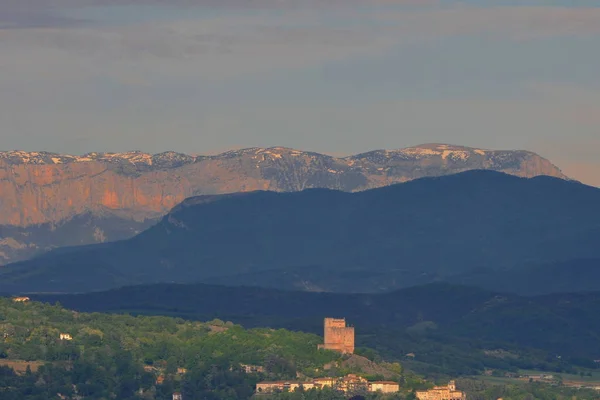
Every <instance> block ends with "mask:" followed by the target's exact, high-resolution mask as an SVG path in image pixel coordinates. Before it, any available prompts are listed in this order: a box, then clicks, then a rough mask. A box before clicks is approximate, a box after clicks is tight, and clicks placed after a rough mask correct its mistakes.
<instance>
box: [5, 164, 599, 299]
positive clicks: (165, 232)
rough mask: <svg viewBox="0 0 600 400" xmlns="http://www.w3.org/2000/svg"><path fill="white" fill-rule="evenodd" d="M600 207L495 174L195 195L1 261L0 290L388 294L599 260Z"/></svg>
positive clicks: (549, 183) (570, 191)
mask: <svg viewBox="0 0 600 400" xmlns="http://www.w3.org/2000/svg"><path fill="white" fill-rule="evenodd" d="M598 204H600V189H597V188H593V187H589V186H585V185H582V184H579V183H576V182H569V181H565V180H561V179H556V178H550V177H536V178H532V179H524V178H518V177H514V176H510V175H506V174H502V173H497V172H493V171H470V172H465V173H461V174H456V175H451V176H445V177H438V178H424V179H419V180H414V181H411V182H407V183H404V184H399V185H393V186H389V187H385V188H379V189H372V190H368V191H363V192H359V193H345V192H339V191H331V190H325V189H318V190H317V189H312V190H306V191H302V192H295V193H275V192H252V193H238V194H232V195H218V196H199V197H193V198H190V199H188V200H186V201H184V202H183V203H182V204H181V205H179V206H178V207H175V208H174V209H173V210H172V212H171V213H169V214H168V215H167V216H165V217H164V218H163V219H162V220H161V221H160V222H159V223H158V224H156V225H154V226H153V227H151V228H150V229H148V230H146V231H144V232H143V233H142V234H140V235H138V236H136V237H134V238H132V239H129V240H126V241H121V242H116V243H108V244H105V245H102V246H89V247H86V248H82V249H74V251H70V252H68V253H58V252H55V253H52V252H51V253H49V254H46V255H43V256H41V257H38V258H36V259H34V260H30V261H26V262H22V263H16V264H12V265H10V266H8V267H5V268H3V269H2V271H1V273H0V277H1V279H2V280H1V282H0V290H2V291H8V292H18V291H21V292H24V291H28V292H32V291H42V292H49V291H55V292H56V291H58V292H64V291H67V292H81V291H90V290H102V289H107V288H111V287H117V286H123V285H131V284H140V283H155V282H186V283H187V282H198V281H204V282H212V283H219V284H227V285H236V284H244V285H257V286H272V287H279V288H300V289H303V290H312V291H338V292H380V291H387V290H393V289H395V288H401V287H407V286H412V285H415V284H424V283H429V282H436V281H445V280H453V279H455V278H456V277H457V276H459V277H461V279H463V278H464V276H465V274H475V275H478V276H482V275H485V274H486V273H489V272H494V273H496V271H511V270H512V271H519V270H522V269H525V268H531V267H534V266H539V265H540V264H548V263H555V262H559V261H564V260H572V259H581V258H599V257H600V247H599V246H597V244H598V240H599V238H600V209H599V208H598V206H597V205H598ZM532 284H535V282H534V283H532ZM599 289H600V288H599Z"/></svg>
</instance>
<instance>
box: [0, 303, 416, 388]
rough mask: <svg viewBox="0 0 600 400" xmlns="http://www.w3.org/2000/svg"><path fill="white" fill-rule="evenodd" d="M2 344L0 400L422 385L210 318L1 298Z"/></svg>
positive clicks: (291, 338)
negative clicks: (347, 379)
mask: <svg viewBox="0 0 600 400" xmlns="http://www.w3.org/2000/svg"><path fill="white" fill-rule="evenodd" d="M0 335H1V337H2V341H1V342H0V398H1V399H2V400H24V399H27V400H30V399H36V400H38V399H39V400H41V399H44V400H48V399H58V397H61V396H63V397H61V398H62V399H63V400H64V399H109V398H115V399H119V400H129V399H147V400H152V399H156V400H163V399H168V400H171V396H172V393H173V391H175V390H180V391H181V392H182V393H184V396H185V397H184V398H185V399H186V400H188V399H189V400H193V399H198V400H200V399H202V400H207V399H208V400H211V399H231V400H234V399H249V398H250V397H251V396H252V394H253V393H254V388H255V383H256V382H257V381H258V380H279V379H298V377H319V376H342V375H345V374H347V373H350V372H353V373H360V374H362V375H363V376H367V377H368V376H369V375H370V376H372V377H375V378H380V379H381V378H382V377H385V378H386V379H394V380H397V381H399V380H400V379H402V380H403V382H404V384H405V386H406V385H408V387H410V385H419V384H421V380H420V379H419V378H417V377H416V376H415V375H413V374H408V373H407V374H405V373H404V372H403V371H402V368H401V366H400V365H399V364H397V363H396V364H392V363H383V362H380V363H374V362H372V361H369V360H368V359H366V358H363V357H359V356H352V358H350V360H354V361H353V362H352V363H350V364H348V362H349V359H348V357H344V356H342V355H340V354H338V353H335V352H331V351H326V350H318V349H317V345H318V344H319V343H322V340H323V339H322V337H320V336H317V335H314V334H308V333H302V332H292V331H289V330H285V329H270V328H254V329H244V328H243V327H242V326H240V325H235V324H233V323H232V322H224V321H222V320H218V319H215V320H212V321H210V322H196V321H188V320H183V319H181V318H172V317H162V316H137V317H136V316H131V315H118V314H102V313H82V312H77V311H71V310H68V309H65V308H63V307H61V306H60V305H58V304H56V305H51V304H49V303H40V302H35V301H24V302H16V301H14V300H13V299H10V298H0ZM28 362H30V364H29V365H30V367H29V368H27V371H26V373H25V375H17V374H15V372H13V371H12V370H11V369H10V368H9V367H14V368H17V369H19V368H20V369H21V370H22V371H24V370H25V365H27V364H28ZM244 365H246V366H252V367H253V368H254V369H255V370H256V371H251V372H248V371H245V370H244V369H243V368H242V367H243V366H244ZM32 366H33V368H32ZM326 366H327V367H326ZM59 394H60V395H61V396H59ZM331 398H332V399H337V398H339V397H331ZM402 398H403V397H402Z"/></svg>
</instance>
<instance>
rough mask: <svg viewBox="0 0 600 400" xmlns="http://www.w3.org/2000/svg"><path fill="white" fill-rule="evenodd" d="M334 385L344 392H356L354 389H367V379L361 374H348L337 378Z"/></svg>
mask: <svg viewBox="0 0 600 400" xmlns="http://www.w3.org/2000/svg"><path fill="white" fill-rule="evenodd" d="M334 387H335V388H336V389H337V390H341V391H343V392H345V393H347V392H356V391H361V390H364V391H368V390H369V381H367V380H366V379H365V378H363V377H362V376H358V375H354V374H348V375H346V376H344V377H343V378H340V379H338V380H337V382H336V383H335V384H334Z"/></svg>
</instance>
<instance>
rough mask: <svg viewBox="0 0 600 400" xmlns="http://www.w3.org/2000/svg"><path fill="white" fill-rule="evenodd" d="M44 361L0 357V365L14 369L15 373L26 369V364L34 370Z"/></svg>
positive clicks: (23, 371)
mask: <svg viewBox="0 0 600 400" xmlns="http://www.w3.org/2000/svg"><path fill="white" fill-rule="evenodd" d="M43 364H44V363H43V362H41V361H22V360H7V359H0V366H5V367H10V368H12V369H14V370H15V372H16V373H19V374H23V373H25V371H26V370H27V366H28V365H29V368H31V372H35V371H37V370H38V368H39V367H40V366H41V365H43Z"/></svg>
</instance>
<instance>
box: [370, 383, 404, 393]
mask: <svg viewBox="0 0 600 400" xmlns="http://www.w3.org/2000/svg"><path fill="white" fill-rule="evenodd" d="M399 391H400V384H398V382H393V381H378V382H369V392H381V393H396V392H399Z"/></svg>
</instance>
